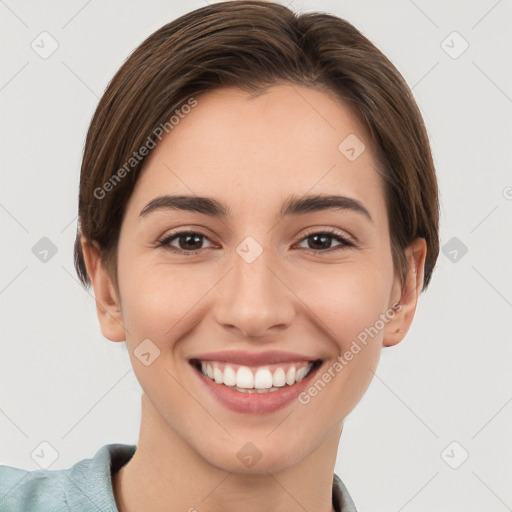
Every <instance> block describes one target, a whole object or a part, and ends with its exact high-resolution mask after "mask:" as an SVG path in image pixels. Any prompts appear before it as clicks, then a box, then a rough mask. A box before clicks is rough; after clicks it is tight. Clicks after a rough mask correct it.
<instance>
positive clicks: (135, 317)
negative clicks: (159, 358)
mask: <svg viewBox="0 0 512 512" xmlns="http://www.w3.org/2000/svg"><path fill="white" fill-rule="evenodd" d="M214 277H215V276H211V275H208V273H207V272H206V271H201V270H200V269H199V267H193V268H190V267H189V268H187V267H186V266H185V265H183V266H181V267H180V266H176V265H173V266H172V267H171V266H170V265H166V264H162V263H160V264H158V263H156V264H155V263H154V262H149V261H148V263H147V264H142V265H139V266H138V268H131V269H130V272H126V273H125V274H124V275H123V274H122V270H121V269H120V279H124V281H122V282H123V287H122V289H121V296H122V298H123V319H124V321H125V325H126V327H127V329H128V331H129V333H128V335H127V341H128V343H129V344H130V345H132V346H133V344H134V343H137V340H139V338H140V339H144V338H149V339H151V340H153V341H154V342H155V343H156V344H157V345H158V346H160V347H161V348H162V349H163V348H165V349H166V350H168V349H169V348H171V347H169V346H165V347H164V345H165V344H167V345H168V344H169V343H172V340H176V339H179V338H180V333H182V332H186V331H187V329H190V325H189V324H190V318H192V317H193V316H194V314H197V313H196V311H197V310H198V309H200V307H201V299H202V298H203V297H204V295H205V294H206V293H207V291H208V290H209V289H210V288H211V287H212V286H213V284H214V283H215V279H214ZM210 282H211V284H209V283H210ZM139 342H140V341H139Z"/></svg>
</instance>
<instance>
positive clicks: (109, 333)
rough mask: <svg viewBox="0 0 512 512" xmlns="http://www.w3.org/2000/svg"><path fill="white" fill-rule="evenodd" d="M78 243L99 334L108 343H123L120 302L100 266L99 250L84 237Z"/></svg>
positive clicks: (107, 275) (105, 271) (103, 269)
mask: <svg viewBox="0 0 512 512" xmlns="http://www.w3.org/2000/svg"><path fill="white" fill-rule="evenodd" d="M80 243H81V246H82V253H83V255H84V261H85V266H86V268H87V274H88V275H89V279H90V280H91V282H92V285H93V288H94V298H95V300H96V312H97V314H98V320H99V322H100V328H101V332H102V334H103V336H105V338H107V339H109V340H110V341H125V340H126V334H125V328H124V324H123V316H122V313H121V302H120V300H119V297H118V293H117V291H116V288H115V286H114V283H113V281H112V278H111V277H110V275H109V274H108V272H107V270H106V269H105V268H104V266H103V265H102V261H101V249H100V248H99V246H98V244H97V243H96V242H94V241H93V242H90V241H89V240H87V239H85V238H84V237H82V239H81V242H80Z"/></svg>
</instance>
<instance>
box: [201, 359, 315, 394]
mask: <svg viewBox="0 0 512 512" xmlns="http://www.w3.org/2000/svg"><path fill="white" fill-rule="evenodd" d="M200 366H201V372H202V373H203V375H206V376H207V377H209V378H210V379H211V380H214V381H215V382H216V383H217V384H224V385H225V386H229V387H231V388H232V389H235V390H237V391H241V392H247V393H269V392H273V391H278V389H279V388H282V387H284V386H293V384H295V383H296V382H300V381H301V380H302V379H304V378H305V377H306V375H308V373H309V372H310V371H311V368H312V367H313V363H308V364H307V365H306V366H301V367H300V368H299V369H297V366H298V365H292V366H290V368H289V369H288V370H287V371H286V372H285V370H284V368H282V367H280V366H278V367H277V368H275V369H274V373H273V374H272V372H271V370H270V369H269V368H268V367H262V368H258V369H257V370H256V373H255V374H253V372H252V371H251V369H250V368H249V367H247V366H239V367H235V368H236V369H235V368H233V366H231V365H229V364H224V366H223V365H222V364H220V365H219V363H217V362H215V361H212V362H210V363H207V362H204V361H201V365H200ZM222 368H223V369H222Z"/></svg>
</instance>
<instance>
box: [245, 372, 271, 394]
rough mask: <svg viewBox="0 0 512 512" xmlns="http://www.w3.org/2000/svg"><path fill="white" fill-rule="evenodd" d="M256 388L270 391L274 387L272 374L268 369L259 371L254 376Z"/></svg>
mask: <svg viewBox="0 0 512 512" xmlns="http://www.w3.org/2000/svg"><path fill="white" fill-rule="evenodd" d="M249 371H250V370H249ZM254 387H255V388H256V389H269V388H271V387H272V374H271V373H270V370H269V369H268V368H259V369H258V371H257V372H256V375H255V376H254Z"/></svg>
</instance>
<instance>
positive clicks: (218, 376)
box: [213, 366, 224, 384]
mask: <svg viewBox="0 0 512 512" xmlns="http://www.w3.org/2000/svg"><path fill="white" fill-rule="evenodd" d="M213 378H214V379H215V382H216V383H217V384H224V375H223V373H222V372H221V370H220V368H217V366H215V367H214V368H213Z"/></svg>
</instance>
